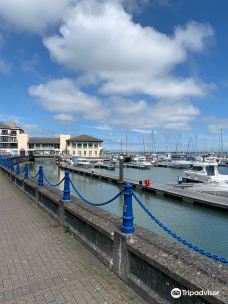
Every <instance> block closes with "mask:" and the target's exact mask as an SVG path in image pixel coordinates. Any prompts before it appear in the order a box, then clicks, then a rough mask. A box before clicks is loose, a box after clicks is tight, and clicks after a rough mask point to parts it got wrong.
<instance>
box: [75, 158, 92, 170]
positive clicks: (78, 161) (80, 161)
mask: <svg viewBox="0 0 228 304" xmlns="http://www.w3.org/2000/svg"><path fill="white" fill-rule="evenodd" d="M74 165H75V166H76V167H87V168H89V167H90V162H89V161H88V160H87V159H85V158H79V157H77V158H75V160H74Z"/></svg>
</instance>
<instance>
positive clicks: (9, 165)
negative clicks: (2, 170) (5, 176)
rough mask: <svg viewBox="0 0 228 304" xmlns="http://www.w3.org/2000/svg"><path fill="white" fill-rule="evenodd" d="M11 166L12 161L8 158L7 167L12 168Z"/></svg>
mask: <svg viewBox="0 0 228 304" xmlns="http://www.w3.org/2000/svg"><path fill="white" fill-rule="evenodd" d="M10 168H11V163H10V160H9V159H8V162H7V169H9V170H10Z"/></svg>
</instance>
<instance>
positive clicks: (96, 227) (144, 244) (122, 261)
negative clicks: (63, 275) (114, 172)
mask: <svg viewBox="0 0 228 304" xmlns="http://www.w3.org/2000/svg"><path fill="white" fill-rule="evenodd" d="M0 170H1V171H2V173H4V175H5V176H6V177H7V178H9V179H10V180H11V181H12V182H13V183H14V184H15V185H16V186H17V187H18V188H19V189H20V190H21V191H23V192H24V193H25V194H26V195H28V196H29V197H30V198H31V199H32V201H33V202H34V203H35V204H37V206H39V207H40V208H42V209H43V210H44V211H46V212H47V213H48V214H49V215H50V216H51V217H52V218H53V219H54V220H55V221H56V222H57V223H58V224H59V225H61V226H64V225H66V224H67V225H69V228H70V231H71V233H72V234H73V235H74V236H75V238H76V239H78V240H79V241H80V242H81V243H83V244H84V245H85V246H86V247H87V248H88V249H89V250H90V251H91V252H92V253H93V254H95V255H96V256H97V257H98V258H99V259H100V260H101V261H102V262H103V263H104V264H105V265H106V266H107V267H109V268H110V269H111V270H112V271H113V272H114V273H115V274H116V275H117V276H118V277H119V278H121V279H122V280H123V281H124V282H125V283H126V284H127V285H129V286H131V287H132V288H133V289H134V290H135V291H136V292H137V293H139V294H140V295H141V296H142V297H144V298H145V299H146V300H147V301H148V302H149V303H161V304H164V303H183V304H185V303H186V304H188V303H197V304H198V303H211V304H212V303H213V304H216V303H218V304H219V303H227V302H228V296H227V281H228V272H227V266H224V265H222V264H220V263H217V262H215V261H213V260H211V259H208V258H206V257H204V256H201V255H200V254H198V253H196V252H194V251H191V250H188V249H186V248H184V247H183V246H180V245H179V244H177V243H176V242H172V241H169V240H167V239H165V238H163V237H161V236H158V235H156V234H154V233H153V232H151V231H148V230H146V229H143V228H142V227H139V226H136V232H135V233H134V234H130V235H125V234H123V233H121V232H120V226H121V224H122V221H121V219H120V218H118V217H116V216H115V215H113V214H111V213H110V212H107V211H105V210H103V209H101V208H97V207H92V206H88V205H86V204H85V203H83V202H81V201H80V200H78V199H76V198H72V200H71V201H70V202H63V200H62V192H61V191H59V190H53V189H52V188H48V187H46V186H45V187H42V188H39V187H38V186H37V185H36V184H35V183H34V182H33V181H31V180H23V178H22V177H20V176H16V175H15V174H14V173H12V172H10V171H9V170H8V169H6V168H4V167H2V166H0ZM65 227H66V226H65ZM173 288H179V289H180V290H186V291H187V290H190V291H202V290H204V291H206V290H210V291H215V292H216V291H218V292H219V293H218V295H211V296H205V295H198V296H181V297H180V298H178V299H175V298H173V297H172V296H171V290H172V289H173Z"/></svg>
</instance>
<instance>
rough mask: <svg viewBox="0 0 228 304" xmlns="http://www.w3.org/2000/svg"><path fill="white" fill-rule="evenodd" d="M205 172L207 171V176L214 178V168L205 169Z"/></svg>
mask: <svg viewBox="0 0 228 304" xmlns="http://www.w3.org/2000/svg"><path fill="white" fill-rule="evenodd" d="M206 171H207V175H208V176H214V175H215V167H214V166H208V167H206Z"/></svg>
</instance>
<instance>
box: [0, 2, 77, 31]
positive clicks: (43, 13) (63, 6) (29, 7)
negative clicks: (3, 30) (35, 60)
mask: <svg viewBox="0 0 228 304" xmlns="http://www.w3.org/2000/svg"><path fill="white" fill-rule="evenodd" d="M72 2H73V1H72V0H57V1H56V0H48V1H47V0H38V1H31V0H1V1H0V17H1V18H2V19H3V20H4V21H6V22H8V23H10V24H12V25H13V26H14V28H15V29H16V30H18V29H19V30H27V31H32V32H40V31H43V30H44V29H45V28H46V27H47V26H49V25H53V24H55V23H57V22H59V21H60V20H62V18H64V17H65V16H66V15H67V12H68V9H70V4H71V3H72Z"/></svg>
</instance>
